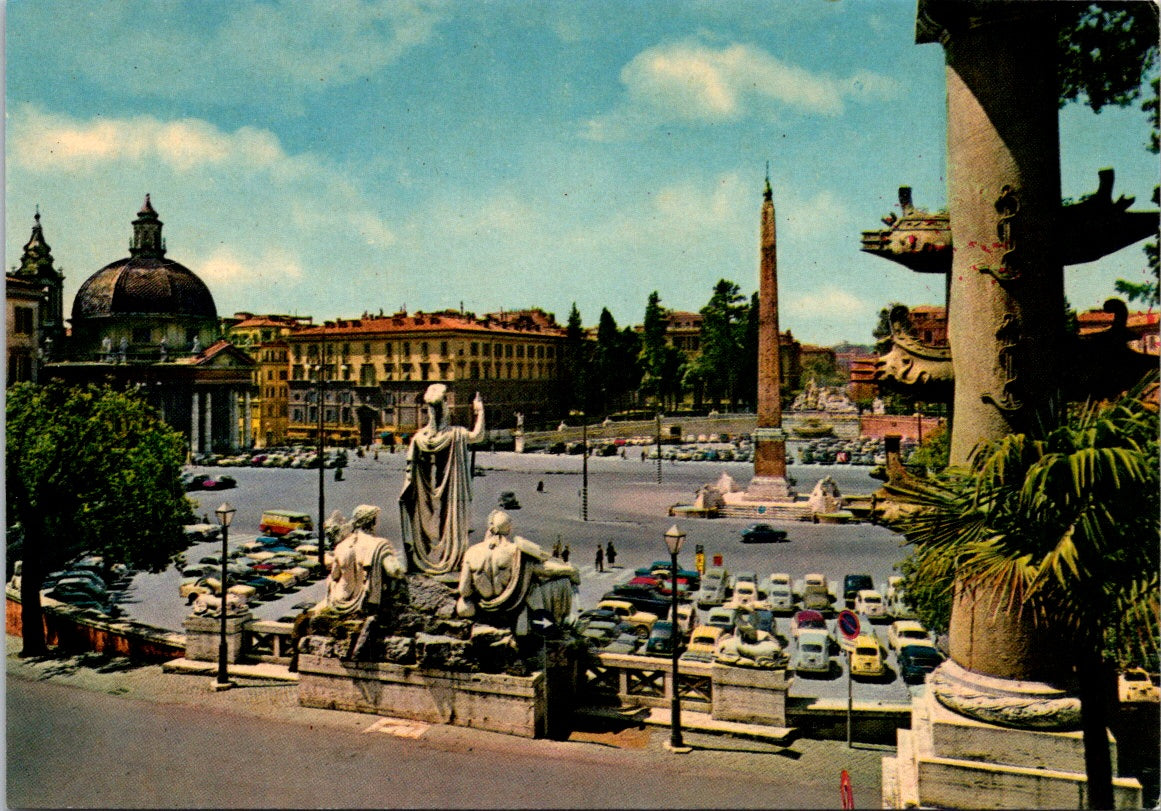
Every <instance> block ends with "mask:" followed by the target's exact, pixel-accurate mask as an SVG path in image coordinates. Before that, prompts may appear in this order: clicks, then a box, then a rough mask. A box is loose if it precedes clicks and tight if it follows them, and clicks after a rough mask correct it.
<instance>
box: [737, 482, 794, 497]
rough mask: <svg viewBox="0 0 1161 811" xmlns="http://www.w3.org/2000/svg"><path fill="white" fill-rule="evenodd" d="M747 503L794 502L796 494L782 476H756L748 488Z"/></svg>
mask: <svg viewBox="0 0 1161 811" xmlns="http://www.w3.org/2000/svg"><path fill="white" fill-rule="evenodd" d="M745 499H746V501H793V500H794V492H793V491H792V490H791V489H790V484H789V482H787V481H786V479H785V478H783V477H782V476H755V477H754V478H753V479H751V480H750V485H749V486H748V487H747V488H746V494H745Z"/></svg>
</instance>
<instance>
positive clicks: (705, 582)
mask: <svg viewBox="0 0 1161 811" xmlns="http://www.w3.org/2000/svg"><path fill="white" fill-rule="evenodd" d="M729 583H730V575H729V572H727V571H726V570H725V569H721V568H713V569H709V570H707V571H706V573H705V576H704V577H703V578H702V579H701V588H699V589H698V590H697V592H696V593H695V594H694V596H693V597H694V600H696V601H697V606H698V608H711V607H713V606H715V605H721V604H722V603H724V602H725V601H726V589H727V588H728V587H729Z"/></svg>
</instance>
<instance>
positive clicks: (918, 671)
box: [897, 645, 943, 684]
mask: <svg viewBox="0 0 1161 811" xmlns="http://www.w3.org/2000/svg"><path fill="white" fill-rule="evenodd" d="M897 659H898V662H899V675H901V676H902V677H903V681H905V682H907V683H908V684H914V683H916V682H921V681H923V680H924V679H925V678H927V674H928V673H930V672H931V671H933V670H935V668H937V667H939V666H940V664H942V663H943V656H941V655H940V653H939V651H937V650H936V649H935V648H934V647H932V646H931V645H904V646H903V647H901V648H899V654H898V657H897Z"/></svg>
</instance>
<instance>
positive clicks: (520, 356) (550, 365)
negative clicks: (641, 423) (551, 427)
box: [285, 310, 564, 445]
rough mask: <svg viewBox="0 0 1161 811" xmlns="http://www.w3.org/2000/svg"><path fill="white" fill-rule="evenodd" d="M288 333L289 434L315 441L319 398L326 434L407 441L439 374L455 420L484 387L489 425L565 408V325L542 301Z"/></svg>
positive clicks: (347, 439)
mask: <svg viewBox="0 0 1161 811" xmlns="http://www.w3.org/2000/svg"><path fill="white" fill-rule="evenodd" d="M532 313H536V314H537V315H535V316H533V315H532ZM285 341H286V344H287V350H288V353H289V385H288V389H289V404H288V405H289V408H288V412H289V422H288V426H287V437H288V439H289V441H292V442H293V441H297V442H302V441H308V440H310V441H317V437H318V432H319V418H320V412H319V404H320V403H321V404H322V413H321V417H322V425H323V435H324V437H325V438H326V441H327V442H331V443H335V444H347V445H355V444H359V445H367V444H370V443H372V442H374V441H376V440H379V441H385V442H403V441H405V440H406V438H408V437H409V436H410V435H411V434H412V433H414V432H415V431H416V430H417V429H418V428H419V427H420V425H421V423H422V417H423V415H424V407H423V393H424V391H425V390H426V389H427V387H428V386H429V385H431V384H432V383H442V384H444V385H445V386H447V390H448V391H447V404H448V407H449V409H450V415H451V419H452V421H453V422H456V423H460V424H467V423H469V422H470V421H471V401H472V399H473V398H474V397H475V395H476V393H477V392H478V393H479V394H480V395H481V397H482V398H483V400H484V403H485V407H486V409H487V421H488V425H489V428H491V429H501V428H505V427H507V428H513V427H515V419H516V415H517V414H523V415H524V417H525V420H526V425H528V427H529V428H531V427H532V426H534V425H537V424H548V423H549V422H550V421H551V420H554V419H556V418H557V417H558V416H559V408H558V405H557V398H558V396H559V376H560V365H559V358H560V348H561V346H562V344H563V341H564V330H563V329H561V328H560V327H559V326H557V325H556V323H555V320H553V319H552V318H551V317H550V316H548V315H547V314H545V313H543V312H541V311H538V310H537V311H521V312H517V313H501V314H491V315H488V316H484V317H483V318H477V317H475V316H473V315H471V314H466V313H462V312H456V311H443V312H438V313H423V312H417V313H414V314H408V313H407V312H402V311H401V312H398V313H395V314H393V315H388V316H370V315H368V316H365V317H362V318H355V319H337V320H335V321H328V322H326V323H324V324H322V325H316V326H313V327H309V328H304V329H301V330H298V331H296V332H293V333H291V334H289V335H287V336H286V338H285ZM320 371H321V374H322V378H321V381H320V378H319V374H320ZM320 390H321V391H320ZM320 394H321V396H320Z"/></svg>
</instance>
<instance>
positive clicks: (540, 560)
mask: <svg viewBox="0 0 1161 811" xmlns="http://www.w3.org/2000/svg"><path fill="white" fill-rule="evenodd" d="M574 584H576V585H579V584H580V573H579V572H578V571H577V569H576V567H575V566H570V565H569V564H567V563H564V562H562V561H559V560H556V559H554V558H553V557H552V556H551V555H549V553H548V551H547V550H546V549H544V548H542V547H541V546H540V545H538V544H535V543H533V542H532V541H530V540H528V539H527V538H521V537H519V536H513V535H512V520H511V518H509V516H508V514H507V513H506V512H503V511H502V510H493V511H492V513H491V514H490V515H489V516H488V531H487V533H486V534H485V535H484V539H483V540H482V541H480V542H479V543H477V544H474V545H473V546H470V547H468V550H467V552H465V553H464V560H463V564H462V566H461V567H460V583H459V600H458V601H457V603H456V613H457V614H459V616H460V617H463V618H466V619H475V618H485V617H486V618H487V619H491V620H493V624H500V623H504V622H505V621H506V620H508V621H512V625H513V630H514V632H515V633H516V635H517V636H523V635H524V634H527V633H528V614H529V611H537V610H543V611H547V612H548V613H549V614H551V615H552V617H553V618H554V620H555V621H556V622H557V623H558V624H559V623H560V622H562V621H563V620H564V619H565V618H566V617H567V616H568V615H569V613H570V612H571V611H572V594H573V586H574Z"/></svg>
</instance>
